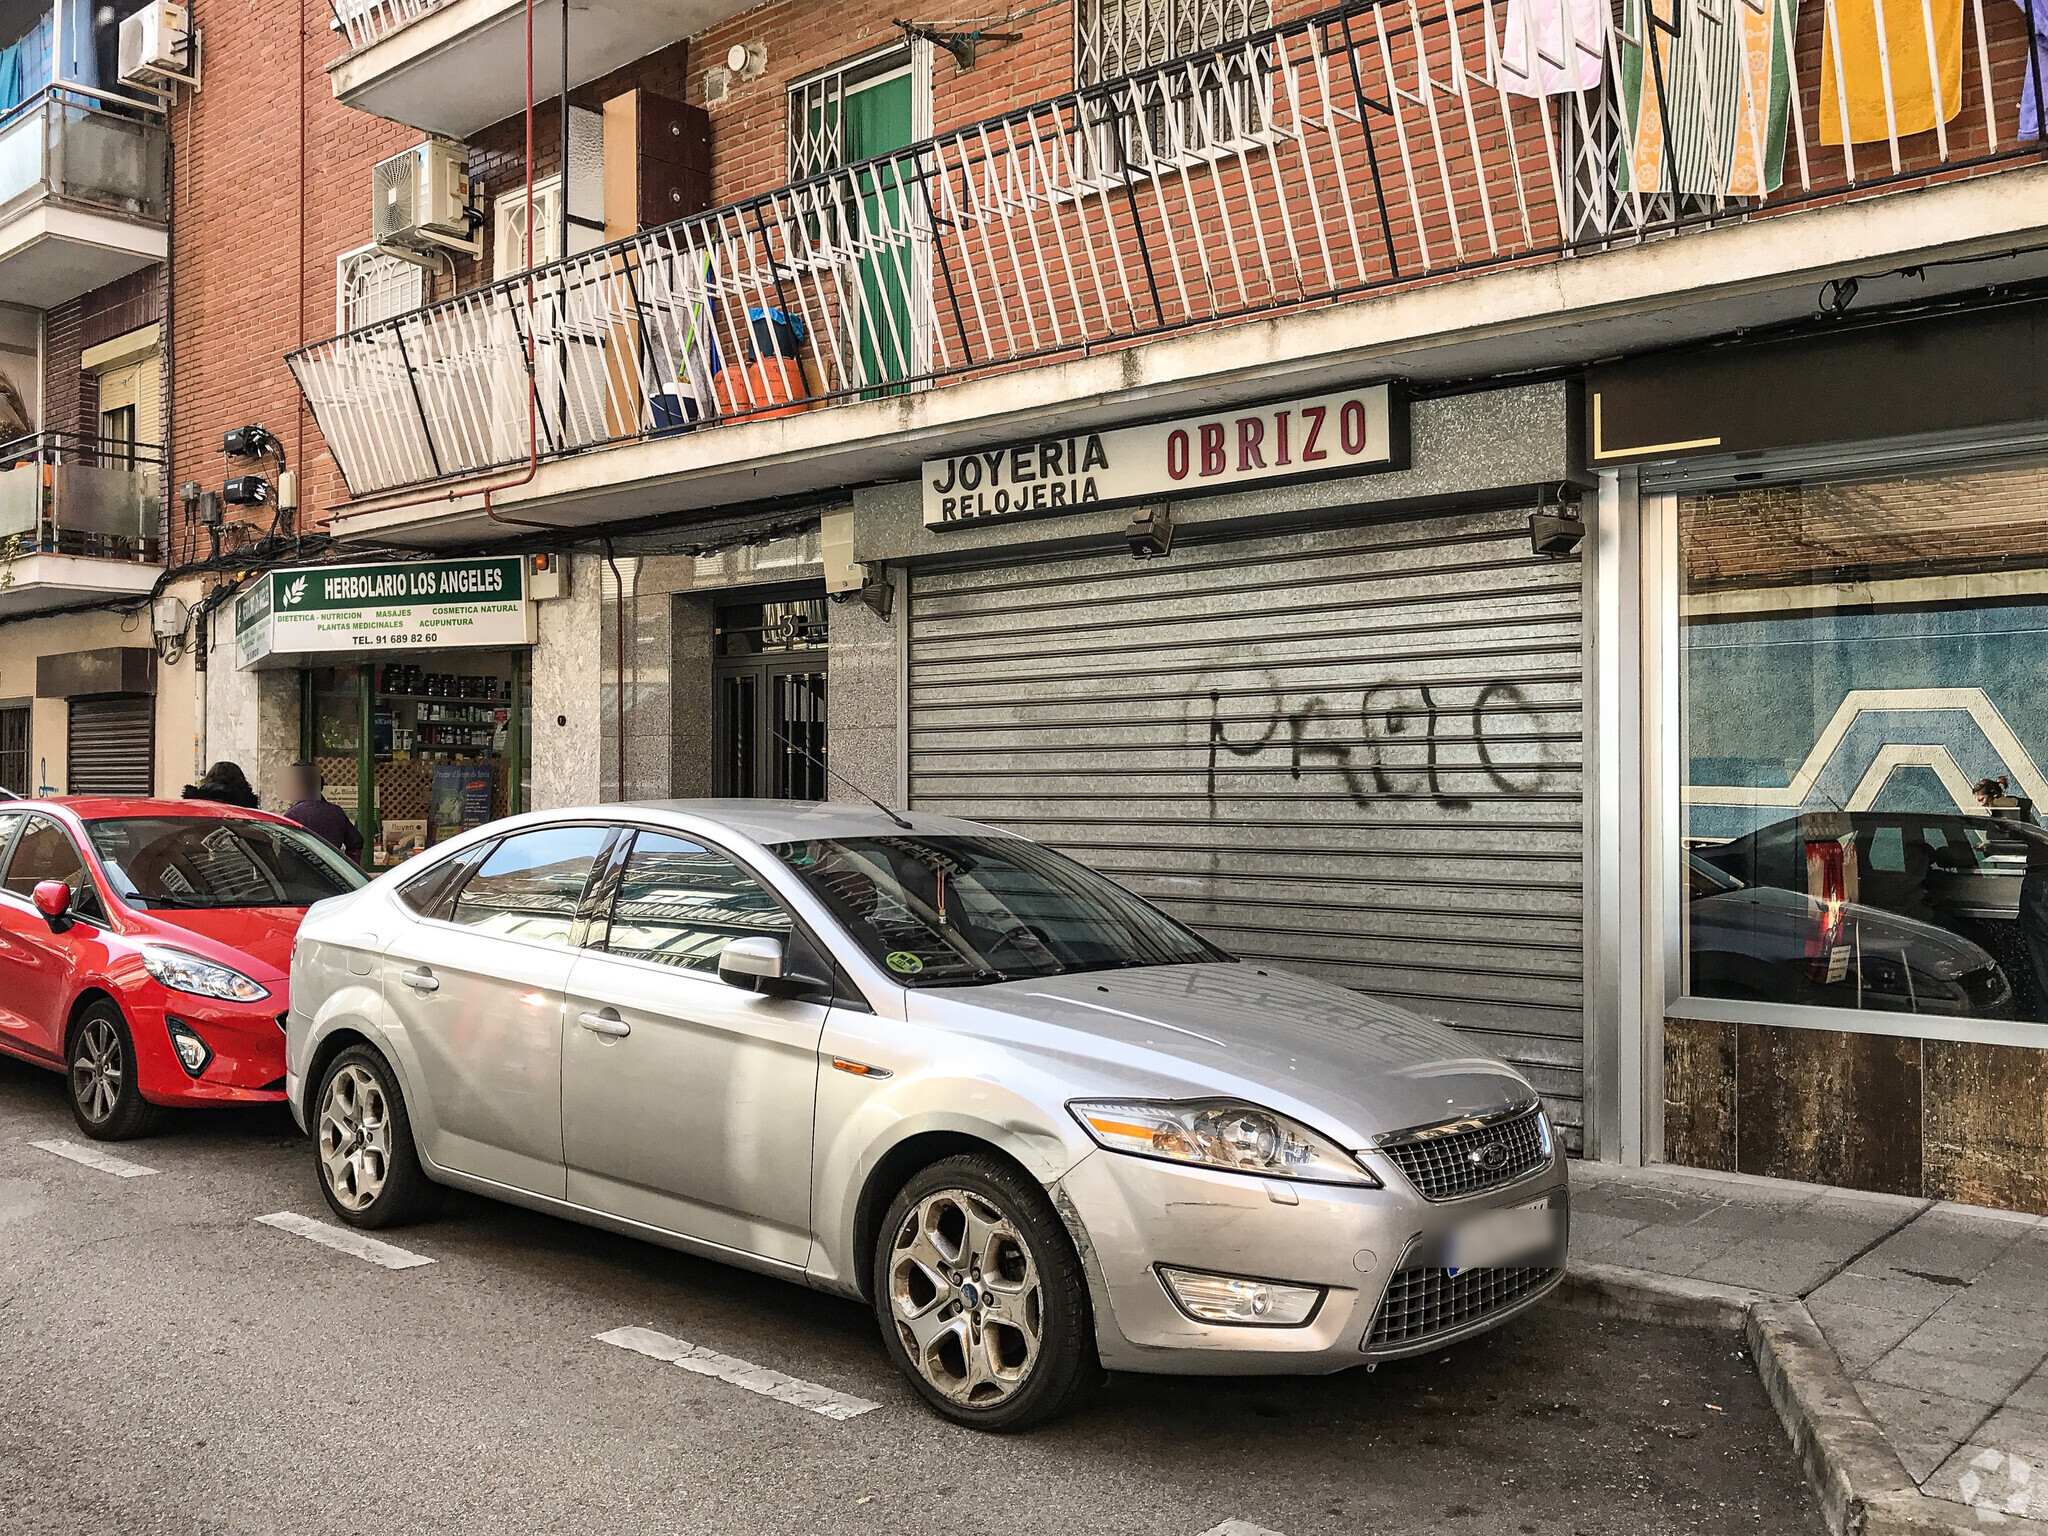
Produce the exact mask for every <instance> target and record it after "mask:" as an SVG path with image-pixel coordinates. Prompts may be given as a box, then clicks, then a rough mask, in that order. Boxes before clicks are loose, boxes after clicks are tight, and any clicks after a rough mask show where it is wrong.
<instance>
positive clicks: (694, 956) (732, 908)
mask: <svg viewBox="0 0 2048 1536" xmlns="http://www.w3.org/2000/svg"><path fill="white" fill-rule="evenodd" d="M755 936H759V937H763V938H772V939H779V940H781V941H783V942H784V943H785V944H787V943H788V941H789V937H790V919H789V914H788V913H787V912H785V911H784V910H783V908H782V905H781V903H779V902H778V901H776V899H775V898H774V897H773V896H771V895H769V894H768V892H767V891H765V890H763V889H762V887H761V884H760V882H759V881H757V880H755V879H754V877H753V876H752V875H750V874H748V873H747V872H746V871H745V870H744V869H742V868H740V866H739V865H737V864H735V863H733V861H732V860H731V859H729V858H727V857H726V856H725V855H724V854H722V853H719V852H718V851H717V850H715V849H712V848H707V847H705V846H704V845H703V844H702V843H697V842H692V841H690V840H689V839H688V838H681V837H670V836H667V835H665V834H663V833H659V832H642V833H640V834H639V835H638V836H637V837H635V838H634V840H633V849H632V852H631V854H630V855H629V856H628V857H627V859H626V865H625V869H624V870H623V871H622V872H621V874H620V877H619V885H618V895H617V897H616V898H615V899H614V901H613V903H612V910H611V915H610V922H609V924H608V925H606V924H602V923H601V924H599V925H598V926H596V927H595V928H593V930H592V933H591V936H590V942H591V943H592V944H593V945H595V946H598V947H601V948H604V949H606V950H609V951H610V952H611V953H612V954H615V955H629V956H631V957H632V958H634V959H636V960H653V961H655V962H657V963H659V964H662V965H674V966H680V967H681V968H683V969H684V970H691V971H704V972H707V973H715V972H716V971H717V970H718V954H719V951H720V950H722V949H724V948H725V944H726V940H728V939H742V938H750V937H755Z"/></svg>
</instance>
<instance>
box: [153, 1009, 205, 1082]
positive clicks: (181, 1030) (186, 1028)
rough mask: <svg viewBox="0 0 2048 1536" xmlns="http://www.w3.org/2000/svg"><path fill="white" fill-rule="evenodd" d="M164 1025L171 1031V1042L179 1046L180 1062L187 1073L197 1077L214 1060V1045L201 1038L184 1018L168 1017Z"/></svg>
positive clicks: (189, 1075)
mask: <svg viewBox="0 0 2048 1536" xmlns="http://www.w3.org/2000/svg"><path fill="white" fill-rule="evenodd" d="M164 1025H165V1027H166V1028H168V1029H169V1030H170V1032H171V1044H172V1045H173V1046H175V1047H176V1048H177V1052H178V1064H179V1065H180V1066H182V1067H183V1068H184V1069H185V1075H186V1076H187V1077H197V1076H198V1075H199V1074H200V1073H202V1072H204V1071H205V1070H206V1064H207V1063H208V1062H209V1061H211V1060H213V1047H212V1046H210V1045H208V1044H207V1043H206V1042H205V1041H204V1040H202V1039H200V1038H199V1036H198V1035H197V1034H195V1033H194V1032H193V1029H192V1026H191V1025H189V1024H187V1023H186V1022H185V1021H184V1020H183V1019H172V1018H166V1019H165V1020H164Z"/></svg>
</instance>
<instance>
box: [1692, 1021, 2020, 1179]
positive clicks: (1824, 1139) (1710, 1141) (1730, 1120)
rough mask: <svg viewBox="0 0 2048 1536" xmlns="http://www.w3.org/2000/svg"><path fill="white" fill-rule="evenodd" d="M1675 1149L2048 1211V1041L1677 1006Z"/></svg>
mask: <svg viewBox="0 0 2048 1536" xmlns="http://www.w3.org/2000/svg"><path fill="white" fill-rule="evenodd" d="M1664 1155H1665V1157H1666V1158H1667V1159H1669V1160H1670V1161H1671V1162H1674V1163H1682V1164H1685V1165H1686V1166H1688V1167H1694V1168H1715V1169H1720V1170H1722V1171H1724V1172H1731V1173H1753V1174H1760V1175H1763V1176H1765V1177H1769V1178H1783V1179H1797V1180H1800V1181H1803V1182H1807V1183H1815V1184H1838V1185H1842V1186H1845V1187H1847V1188H1850V1189H1870V1190H1880V1191H1884V1192H1886V1193H1890V1194H1905V1195H1915V1196H1919V1197H1921V1198H1924V1199H1935V1200H1957V1201H1961V1202H1963V1203H1965V1204H1969V1205H1985V1206H1995V1207H1999V1208H2002V1209H2007V1210H2017V1211H2031V1212H2035V1213H2037V1214H2043V1215H2048V1051H2043V1050H2034V1049H2029V1048H2027V1047H2024V1046H2009V1045H1980V1044H1970V1043H1963V1042H1957V1041H1949V1040H1920V1039H1915V1038H1912V1037H1910V1036H1897V1035H1867V1034H1852V1033H1848V1032H1846V1031H1836V1030H1809V1029H1781V1028H1775V1027H1772V1026H1768V1025H1762V1024H1727V1023H1719V1022H1710V1021H1706V1020H1700V1019H1667V1020H1665V1023H1664Z"/></svg>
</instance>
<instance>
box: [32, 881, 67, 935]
mask: <svg viewBox="0 0 2048 1536" xmlns="http://www.w3.org/2000/svg"><path fill="white" fill-rule="evenodd" d="M29 900H30V901H32V902H34V903H35V906H36V910H37V911H38V912H40V913H42V914H43V921H44V922H46V923H48V924H49V925H50V932H52V933H62V932H63V931H64V930H65V929H66V928H69V927H70V926H71V887H70V886H69V885H67V884H65V883H64V882H63V881H62V880H38V881H37V882H36V888H35V890H34V891H33V892H32V893H31V894H30V896H29Z"/></svg>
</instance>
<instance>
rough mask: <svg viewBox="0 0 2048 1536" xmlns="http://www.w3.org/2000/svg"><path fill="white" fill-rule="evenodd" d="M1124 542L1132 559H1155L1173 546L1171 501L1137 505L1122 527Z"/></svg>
mask: <svg viewBox="0 0 2048 1536" xmlns="http://www.w3.org/2000/svg"><path fill="white" fill-rule="evenodd" d="M1124 542H1125V543H1127V544H1129V545H1130V547H1131V558H1132V559H1133V560H1157V559H1160V558H1161V557H1162V556H1164V555H1166V554H1167V553H1168V552H1170V551H1171V550H1172V548H1173V503H1172V502H1170V501H1162V502H1160V503H1159V505H1157V506H1156V507H1139V508H1138V509H1137V510H1136V511H1134V512H1133V513H1132V514H1131V520H1130V522H1129V523H1128V524H1126V525H1125V527H1124Z"/></svg>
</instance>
